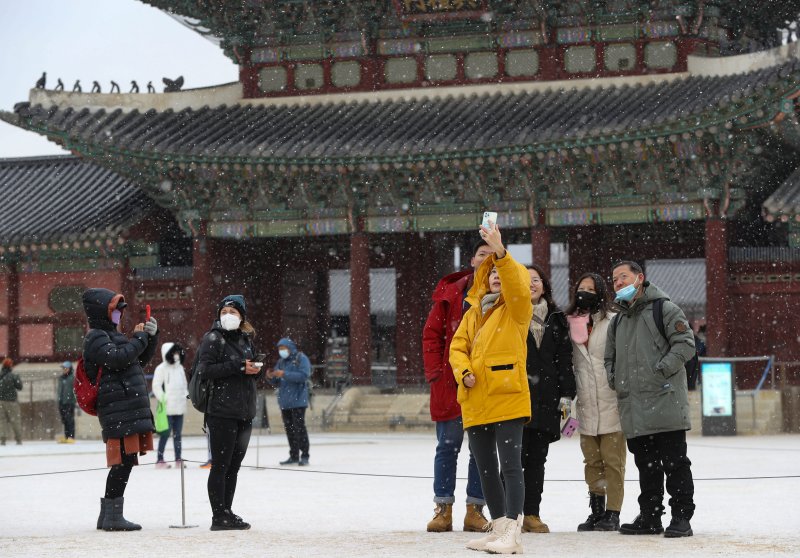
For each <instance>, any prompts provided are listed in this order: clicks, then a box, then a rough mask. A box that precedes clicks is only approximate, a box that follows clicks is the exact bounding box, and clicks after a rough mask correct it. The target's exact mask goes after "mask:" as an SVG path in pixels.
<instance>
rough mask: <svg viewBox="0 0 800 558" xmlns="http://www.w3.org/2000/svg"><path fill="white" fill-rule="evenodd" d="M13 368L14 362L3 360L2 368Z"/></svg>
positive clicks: (8, 359)
mask: <svg viewBox="0 0 800 558" xmlns="http://www.w3.org/2000/svg"><path fill="white" fill-rule="evenodd" d="M13 366H14V361H13V360H11V359H10V358H8V357H6V358H4V359H3V368H11V367H13Z"/></svg>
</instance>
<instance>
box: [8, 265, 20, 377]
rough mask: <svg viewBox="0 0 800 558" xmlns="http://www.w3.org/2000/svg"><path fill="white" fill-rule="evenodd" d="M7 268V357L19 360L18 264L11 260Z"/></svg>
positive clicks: (15, 361)
mask: <svg viewBox="0 0 800 558" xmlns="http://www.w3.org/2000/svg"><path fill="white" fill-rule="evenodd" d="M7 268H8V357H9V358H10V359H11V360H13V361H14V363H15V364H16V363H17V362H18V361H19V341H20V339H19V264H18V263H17V262H14V261H12V262H11V263H9V264H8V265H7Z"/></svg>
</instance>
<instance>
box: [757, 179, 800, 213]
mask: <svg viewBox="0 0 800 558" xmlns="http://www.w3.org/2000/svg"><path fill="white" fill-rule="evenodd" d="M762 207H763V208H764V212H765V214H766V217H767V219H768V220H773V219H800V167H798V168H797V170H795V171H794V172H793V173H792V174H791V175H790V176H789V178H787V179H786V181H785V182H784V183H783V184H782V185H781V186H780V187H779V188H778V189H777V190H775V192H773V193H772V195H771V196H770V197H768V198H767V200H766V201H765V202H764V204H763V206H762Z"/></svg>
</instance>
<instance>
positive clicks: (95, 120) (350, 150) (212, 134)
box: [3, 60, 800, 164]
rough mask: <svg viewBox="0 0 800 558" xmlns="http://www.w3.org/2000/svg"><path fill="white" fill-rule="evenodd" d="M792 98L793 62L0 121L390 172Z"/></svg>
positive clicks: (34, 114)
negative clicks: (712, 73) (627, 78)
mask: <svg viewBox="0 0 800 558" xmlns="http://www.w3.org/2000/svg"><path fill="white" fill-rule="evenodd" d="M798 88H800V61H797V60H795V61H792V62H789V63H787V64H784V65H782V66H774V67H770V68H767V69H763V70H758V71H755V72H751V73H746V74H738V75H728V76H720V77H704V76H693V77H687V78H684V79H675V80H672V81H661V82H656V83H651V84H647V85H642V84H640V85H635V86H631V85H623V86H621V87H606V88H602V89H601V88H588V89H580V90H579V89H551V90H544V91H541V90H534V91H524V92H517V93H506V94H499V93H498V94H494V95H492V94H485V95H471V96H463V97H447V98H434V99H431V98H425V97H423V98H421V99H414V100H405V101H404V100H388V101H383V100H382V101H376V102H368V101H361V102H348V103H343V102H342V103H337V102H330V103H328V104H317V105H299V106H279V105H268V104H267V105H258V104H236V105H231V106H225V105H223V106H220V107H217V108H208V107H205V108H200V109H184V110H181V111H178V112H173V111H172V110H165V111H163V112H159V111H156V110H148V111H146V112H143V113H142V112H139V111H137V110H133V111H129V112H126V111H123V110H122V109H117V110H111V109H109V110H108V111H106V110H105V109H90V108H83V109H72V108H57V107H55V106H53V107H45V106H41V105H36V106H31V105H30V104H28V103H21V104H19V105H17V107H15V113H16V115H14V114H9V113H6V114H4V115H3V119H5V120H8V121H11V122H12V123H14V124H16V125H18V126H21V127H23V128H27V129H31V130H34V131H37V132H39V133H41V134H44V135H47V136H49V137H50V138H51V139H54V140H55V141H57V142H59V143H63V142H69V143H71V144H72V145H73V146H76V147H78V148H79V147H80V146H81V145H92V146H93V149H97V148H100V149H108V150H109V151H111V152H114V153H118V152H122V153H139V154H142V155H144V156H157V157H159V158H163V157H165V156H167V157H169V156H175V157H182V156H185V157H187V158H190V159H192V158H196V159H204V158H205V159H214V160H217V159H223V160H225V159H229V160H230V159H234V160H235V159H237V158H254V159H258V160H260V161H265V162H288V163H299V164H305V163H315V162H322V161H326V162H327V161H333V162H337V161H338V162H346V161H354V162H365V161H367V162H387V161H403V160H409V159H425V158H439V157H448V156H450V157H456V156H471V154H479V153H484V152H487V151H489V150H493V149H503V148H510V149H522V148H525V149H531V148H534V149H537V148H541V149H551V148H553V147H556V148H557V147H558V145H559V142H567V141H575V140H577V139H580V138H593V137H594V138H602V137H608V136H611V135H614V134H623V135H624V134H631V133H634V134H637V133H639V132H640V131H641V130H645V129H650V128H652V129H654V130H655V129H656V128H658V130H659V131H658V133H673V132H676V133H677V131H678V130H680V131H681V132H682V131H685V130H686V129H687V128H686V126H689V127H690V128H691V127H692V126H695V125H697V126H698V127H701V119H700V118H699V117H700V116H701V114H702V113H710V112H714V111H721V112H723V113H725V114H724V116H720V117H719V120H720V121H721V122H720V123H724V122H727V121H728V119H730V118H734V117H738V115H739V114H740V113H741V111H742V110H750V109H752V110H756V109H757V108H759V106H760V105H758V102H755V105H758V106H754V107H750V105H748V106H747V107H741V106H739V104H738V103H740V102H741V101H742V100H743V99H744V98H747V97H751V96H756V97H758V95H760V94H762V93H763V94H764V95H765V101H763V102H767V101H768V102H769V105H770V107H772V105H773V104H774V102H773V101H774V99H773V97H775V96H778V97H780V96H782V95H786V94H788V92H789V91H791V92H794V91H796V90H797V89H798ZM754 101H757V98H756V99H754ZM734 109H735V110H734ZM726 111H730V113H731V114H727V112H726ZM688 117H698V118H695V119H692V123H691V125H690V124H689V123H687V122H685V121H683V119H685V118H688ZM709 118H710V116H709ZM709 118H706V120H709ZM710 119H711V120H713V118H710ZM671 124H674V125H675V129H674V130H673V129H672V128H670V125H671ZM653 133H654V134H655V133H656V132H655V131H654V132H653ZM637 137H638V136H637ZM618 139H619V138H618Z"/></svg>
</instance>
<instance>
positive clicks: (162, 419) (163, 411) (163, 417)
mask: <svg viewBox="0 0 800 558" xmlns="http://www.w3.org/2000/svg"><path fill="white" fill-rule="evenodd" d="M168 432H169V420H167V398H166V397H164V398H163V399H161V400H160V401H159V402H158V405H157V406H156V433H157V434H161V435H163V434H166V433H168Z"/></svg>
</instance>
